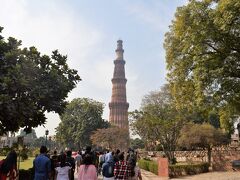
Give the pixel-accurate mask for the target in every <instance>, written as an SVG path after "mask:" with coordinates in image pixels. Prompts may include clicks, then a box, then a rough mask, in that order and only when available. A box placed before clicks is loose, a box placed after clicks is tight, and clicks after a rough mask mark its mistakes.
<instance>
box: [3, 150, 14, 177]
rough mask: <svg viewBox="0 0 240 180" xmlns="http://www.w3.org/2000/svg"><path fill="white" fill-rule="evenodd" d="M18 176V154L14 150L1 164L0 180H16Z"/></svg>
mask: <svg viewBox="0 0 240 180" xmlns="http://www.w3.org/2000/svg"><path fill="white" fill-rule="evenodd" d="M17 176H18V173H17V153H16V152H15V151H14V150H13V151H11V152H10V153H9V154H8V155H7V157H6V159H3V160H2V161H1V162H0V179H1V180H6V179H10V180H15V179H17Z"/></svg>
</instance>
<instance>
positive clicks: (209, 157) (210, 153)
mask: <svg viewBox="0 0 240 180" xmlns="http://www.w3.org/2000/svg"><path fill="white" fill-rule="evenodd" d="M207 155H208V163H209V166H211V159H212V148H211V147H208V148H207Z"/></svg>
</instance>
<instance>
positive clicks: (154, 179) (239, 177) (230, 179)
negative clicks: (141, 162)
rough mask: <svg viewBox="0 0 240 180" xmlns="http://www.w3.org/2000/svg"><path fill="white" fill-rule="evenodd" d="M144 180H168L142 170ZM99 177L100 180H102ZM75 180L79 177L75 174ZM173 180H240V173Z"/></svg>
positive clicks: (214, 174)
mask: <svg viewBox="0 0 240 180" xmlns="http://www.w3.org/2000/svg"><path fill="white" fill-rule="evenodd" d="M141 172H142V177H143V180H167V178H160V177H158V176H156V175H155V174H153V173H151V172H149V171H145V170H143V169H141ZM102 179H103V178H102V176H99V178H98V180H102ZM75 180H77V175H76V174H75ZM171 180H240V172H209V173H203V174H198V175H194V176H185V177H180V178H172V179H171Z"/></svg>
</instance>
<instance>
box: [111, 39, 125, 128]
mask: <svg viewBox="0 0 240 180" xmlns="http://www.w3.org/2000/svg"><path fill="white" fill-rule="evenodd" d="M115 52H116V55H117V58H116V60H114V65H115V66H114V72H113V78H112V85H113V86H112V98H111V102H110V103H109V108H110V115H109V120H110V123H111V124H113V125H116V126H118V127H120V128H126V129H129V126H128V107H129V104H128V103H127V97H126V83H127V79H126V78H125V69H124V65H125V61H124V59H123V52H124V50H123V48H122V40H118V41H117V49H116V50H115Z"/></svg>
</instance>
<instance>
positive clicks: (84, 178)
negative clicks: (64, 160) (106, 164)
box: [78, 154, 97, 180]
mask: <svg viewBox="0 0 240 180" xmlns="http://www.w3.org/2000/svg"><path fill="white" fill-rule="evenodd" d="M78 180H97V169H96V167H95V165H94V164H93V157H92V155H90V154H85V156H84V158H83V163H82V164H81V165H80V168H79V174H78Z"/></svg>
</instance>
